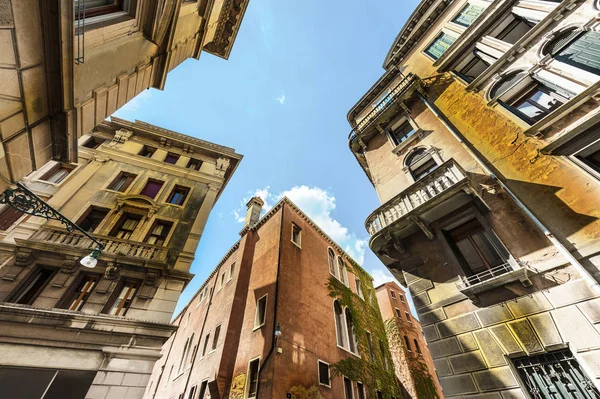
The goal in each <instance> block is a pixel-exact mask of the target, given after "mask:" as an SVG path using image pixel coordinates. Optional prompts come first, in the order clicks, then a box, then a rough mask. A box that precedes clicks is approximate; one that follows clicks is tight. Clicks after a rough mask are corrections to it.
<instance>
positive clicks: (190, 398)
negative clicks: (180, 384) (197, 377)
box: [188, 385, 196, 399]
mask: <svg viewBox="0 0 600 399" xmlns="http://www.w3.org/2000/svg"><path fill="white" fill-rule="evenodd" d="M188 399H196V385H194V386H193V387H192V389H190V394H189V395H188Z"/></svg>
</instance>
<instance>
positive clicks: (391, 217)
mask: <svg viewBox="0 0 600 399" xmlns="http://www.w3.org/2000/svg"><path fill="white" fill-rule="evenodd" d="M466 180H467V174H466V173H465V171H464V170H463V169H462V168H461V167H460V165H458V163H457V162H456V161H454V160H453V159H450V160H448V161H446V162H444V163H443V164H441V165H439V166H438V167H437V168H436V169H435V170H434V171H432V172H431V173H430V174H428V175H427V176H425V177H423V178H422V179H421V180H419V181H417V182H415V183H414V184H412V185H411V186H410V187H408V188H407V189H406V190H404V191H402V192H401V193H400V194H398V195H397V196H395V197H394V198H392V199H391V200H389V201H388V202H386V203H385V204H383V205H382V206H380V207H379V208H378V209H376V210H375V211H374V212H373V213H371V215H369V217H368V218H367V220H366V221H365V227H366V229H367V231H368V232H369V234H370V235H371V236H373V235H374V234H376V233H378V232H379V231H381V230H382V229H383V228H384V227H386V226H388V225H389V224H391V223H393V222H395V221H397V220H399V219H401V218H403V217H405V216H406V215H407V214H408V213H410V212H412V211H413V210H415V209H417V208H419V207H420V206H422V205H424V204H425V203H427V202H429V201H431V200H433V199H434V198H436V197H437V196H439V195H440V194H442V193H443V192H445V191H447V190H448V189H450V188H452V187H455V186H456V185H458V184H459V183H461V182H464V181H466Z"/></svg>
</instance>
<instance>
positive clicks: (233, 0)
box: [0, 0, 248, 191]
mask: <svg viewBox="0 0 600 399" xmlns="http://www.w3.org/2000/svg"><path fill="white" fill-rule="evenodd" d="M247 5H248V0H198V1H190V0H161V1H154V0H75V1H73V0H47V1H46V0H45V1H42V2H40V1H38V0H6V1H3V2H2V5H1V7H0V36H1V40H0V46H1V47H0V50H1V51H0V54H1V55H0V64H1V65H2V74H1V76H0V81H1V83H2V84H0V95H1V98H0V138H1V143H2V148H1V151H0V173H1V174H2V176H3V177H4V179H3V180H2V183H0V191H4V189H5V188H6V186H7V182H6V181H12V182H16V181H18V180H19V179H21V178H22V177H24V176H27V175H29V174H30V173H31V172H32V171H35V170H38V169H40V168H42V167H43V166H44V165H46V164H47V162H48V161H50V160H55V161H59V162H78V149H79V147H78V144H77V143H78V140H79V138H80V137H81V136H82V135H83V134H85V133H88V132H90V131H91V130H92V128H94V127H95V126H97V125H99V124H100V123H101V122H102V121H103V120H104V119H105V118H106V117H107V116H110V115H111V114H112V113H114V111H116V110H117V109H119V108H121V107H122V106H123V105H124V104H126V103H127V102H128V101H130V100H131V99H132V98H134V97H135V96H136V95H137V94H139V93H140V92H142V91H143V90H145V89H147V88H150V87H153V88H157V89H161V90H162V89H163V88H164V86H165V81H166V78H167V74H168V72H169V71H171V70H172V69H173V68H175V67H177V66H178V65H179V64H181V63H182V62H183V61H184V60H186V59H188V58H195V59H198V58H199V57H200V54H201V52H202V51H205V52H209V53H211V54H214V55H216V56H218V57H222V58H225V59H226V58H228V57H229V54H230V52H231V48H232V46H233V43H234V41H235V37H236V35H237V32H238V29H239V27H240V24H241V21H242V18H243V16H244V12H245V10H246V7H247Z"/></svg>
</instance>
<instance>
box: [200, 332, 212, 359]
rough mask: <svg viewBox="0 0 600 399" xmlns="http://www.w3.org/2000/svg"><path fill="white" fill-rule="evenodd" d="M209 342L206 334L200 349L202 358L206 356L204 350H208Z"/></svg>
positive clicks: (208, 336) (208, 335)
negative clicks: (202, 346)
mask: <svg viewBox="0 0 600 399" xmlns="http://www.w3.org/2000/svg"><path fill="white" fill-rule="evenodd" d="M209 340H210V333H208V334H206V338H205V339H204V348H202V357H204V355H206V350H207V349H208V342H209Z"/></svg>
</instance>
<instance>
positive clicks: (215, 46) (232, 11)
mask: <svg viewBox="0 0 600 399" xmlns="http://www.w3.org/2000/svg"><path fill="white" fill-rule="evenodd" d="M248 2H249V0H224V4H223V6H222V8H221V14H220V15H219V19H218V22H217V29H216V32H215V37H214V39H213V41H211V42H210V43H207V44H206V45H205V46H204V50H206V51H208V52H209V53H211V54H214V55H216V56H219V57H222V58H224V59H228V58H229V54H230V53H231V48H232V47H233V43H234V42H235V38H236V36H237V32H238V30H239V29H240V25H241V24H242V20H243V19H244V14H245V12H246V8H247V7H248Z"/></svg>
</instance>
